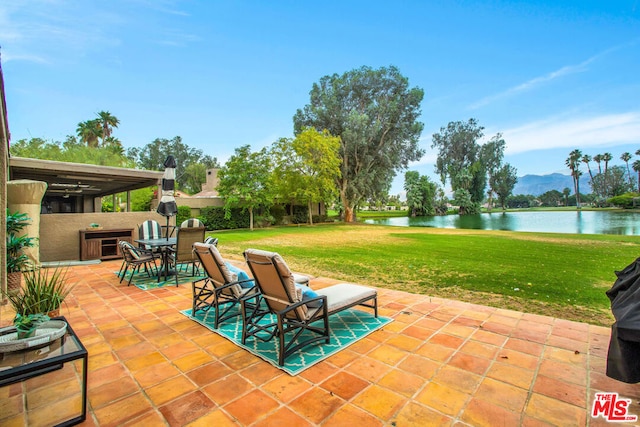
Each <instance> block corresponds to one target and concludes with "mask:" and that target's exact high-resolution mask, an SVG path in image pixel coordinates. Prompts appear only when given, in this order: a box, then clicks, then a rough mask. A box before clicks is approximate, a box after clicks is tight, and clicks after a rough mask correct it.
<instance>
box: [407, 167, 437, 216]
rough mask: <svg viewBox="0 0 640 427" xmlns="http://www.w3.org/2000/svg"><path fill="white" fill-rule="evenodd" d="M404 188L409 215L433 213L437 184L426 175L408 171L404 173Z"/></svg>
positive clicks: (434, 211)
mask: <svg viewBox="0 0 640 427" xmlns="http://www.w3.org/2000/svg"><path fill="white" fill-rule="evenodd" d="M404 189H405V191H406V192H407V206H408V207H409V216H414V217H415V216H428V215H435V213H436V209H435V204H436V201H435V198H436V194H437V191H438V186H437V185H436V184H435V183H433V182H431V180H430V179H429V177H428V176H426V175H423V176H420V173H418V172H416V171H408V172H407V173H405V175H404Z"/></svg>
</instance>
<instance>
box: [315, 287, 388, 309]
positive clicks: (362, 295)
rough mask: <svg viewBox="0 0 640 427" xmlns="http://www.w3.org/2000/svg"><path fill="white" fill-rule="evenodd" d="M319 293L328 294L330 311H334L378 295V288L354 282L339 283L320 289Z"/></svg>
mask: <svg viewBox="0 0 640 427" xmlns="http://www.w3.org/2000/svg"><path fill="white" fill-rule="evenodd" d="M316 293H317V294H318V295H326V297H327V305H328V306H329V308H328V312H329V313H333V312H335V311H340V310H342V309H343V308H345V307H347V306H349V305H351V304H354V303H356V302H358V301H362V300H366V299H369V298H373V297H375V296H376V290H375V289H373V288H368V287H366V286H362V285H355V284H353V283H339V284H337V285H333V286H329V287H327V288H323V289H318V290H317V291H316Z"/></svg>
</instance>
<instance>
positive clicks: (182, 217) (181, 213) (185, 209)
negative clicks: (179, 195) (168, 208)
mask: <svg viewBox="0 0 640 427" xmlns="http://www.w3.org/2000/svg"><path fill="white" fill-rule="evenodd" d="M189 218H191V208H190V207H189V206H178V213H177V214H176V225H178V226H179V225H180V224H182V222H183V221H186V220H187V219H189Z"/></svg>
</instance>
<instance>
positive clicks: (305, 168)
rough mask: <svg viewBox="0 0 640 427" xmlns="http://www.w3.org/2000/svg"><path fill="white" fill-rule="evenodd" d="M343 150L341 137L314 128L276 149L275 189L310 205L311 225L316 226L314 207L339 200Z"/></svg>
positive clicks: (308, 207) (274, 148) (276, 145)
mask: <svg viewBox="0 0 640 427" xmlns="http://www.w3.org/2000/svg"><path fill="white" fill-rule="evenodd" d="M339 149H340V138H338V137H334V136H331V135H330V134H329V132H328V131H326V130H325V131H323V132H318V131H317V130H316V129H314V128H311V127H309V128H306V129H305V130H303V131H302V132H300V133H299V134H298V135H297V136H296V137H295V138H294V139H287V138H281V139H280V140H278V141H276V142H275V143H274V145H273V147H272V150H271V156H272V159H273V162H274V168H273V182H274V183H275V186H274V187H275V188H276V189H279V193H280V195H281V196H284V197H287V198H291V199H293V200H299V201H305V202H306V203H307V210H308V212H309V224H313V215H312V212H313V209H312V204H313V203H318V202H325V203H329V202H330V201H331V200H333V199H334V198H335V197H336V187H335V181H336V180H337V179H338V178H339V177H340V163H341V162H342V160H341V158H340V154H339Z"/></svg>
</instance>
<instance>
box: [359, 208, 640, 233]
mask: <svg viewBox="0 0 640 427" xmlns="http://www.w3.org/2000/svg"><path fill="white" fill-rule="evenodd" d="M364 222H365V223H366V224H381V225H392V226H398V227H434V228H463V229H476V230H506V231H534V232H548V233H571V234H621V235H628V236H638V235H640V213H637V212H618V211H615V212H614V211H584V212H575V211H571V212H565V211H524V212H492V213H483V214H479V215H463V216H460V215H445V216H433V217H418V218H409V217H396V218H385V219H367V220H365V221H364Z"/></svg>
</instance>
